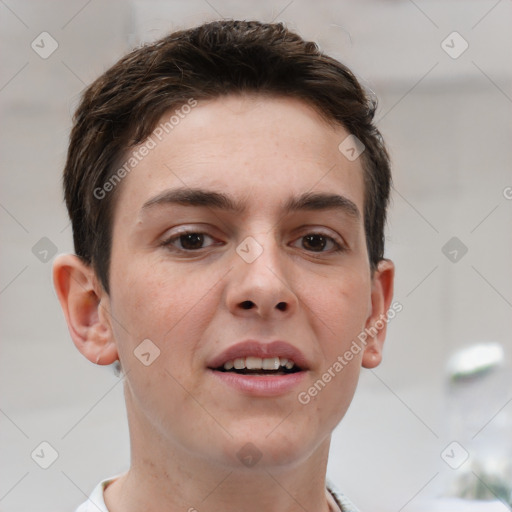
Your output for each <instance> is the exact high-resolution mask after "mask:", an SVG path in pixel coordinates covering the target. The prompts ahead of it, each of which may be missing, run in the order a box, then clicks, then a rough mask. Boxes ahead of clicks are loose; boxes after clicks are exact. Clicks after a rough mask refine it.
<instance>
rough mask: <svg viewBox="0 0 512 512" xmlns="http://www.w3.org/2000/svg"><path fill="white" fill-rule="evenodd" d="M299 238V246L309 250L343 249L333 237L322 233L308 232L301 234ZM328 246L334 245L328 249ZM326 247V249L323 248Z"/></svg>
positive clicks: (319, 251) (336, 250) (326, 251)
mask: <svg viewBox="0 0 512 512" xmlns="http://www.w3.org/2000/svg"><path fill="white" fill-rule="evenodd" d="M300 240H301V241H302V243H301V247H302V248H304V249H306V250H308V251H310V252H318V253H328V252H340V251H344V250H345V248H344V247H343V246H342V245H341V244H340V243H339V242H337V241H336V240H335V239H334V238H333V237H330V236H327V235H324V234H323V233H308V234H307V235H304V236H302V237H301V238H300ZM329 246H331V247H334V249H332V250H329ZM326 247H327V250H325V248H326Z"/></svg>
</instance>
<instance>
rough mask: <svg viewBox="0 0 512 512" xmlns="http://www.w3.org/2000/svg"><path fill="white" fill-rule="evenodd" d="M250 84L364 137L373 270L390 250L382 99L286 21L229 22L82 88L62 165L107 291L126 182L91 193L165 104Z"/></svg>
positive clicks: (75, 214)
mask: <svg viewBox="0 0 512 512" xmlns="http://www.w3.org/2000/svg"><path fill="white" fill-rule="evenodd" d="M246 92H252V93H259V94H263V95H273V96H288V97H294V98H297V99H301V100H303V101H305V102H307V103H308V104H309V105H311V106H312V107H314V108H315V109H316V110H317V111H318V113H319V114H320V115H321V116H322V117H323V118H324V119H325V120H326V121H327V122H329V123H330V124H332V125H342V126H344V127H345V129H346V130H348V132H349V133H350V134H352V135H355V136H356V137H357V138H358V139H359V140H360V141H361V142H362V143H363V144H364V146H365V150H364V152H363V153H362V156H361V157H362V159H363V160H362V163H363V169H364V183H365V199H364V226H365V234H366V243H367V248H368V254H369V260H370V267H371V270H372V272H373V271H374V270H375V269H376V267H377V264H378V262H379V261H380V260H381V259H382V258H383V254H384V226H385V222H386V209H387V205H388V201H389V192H390V187H391V172H390V164H389V156H388V153H387V150H386V148H385V145H384V142H383V140H382V137H381V134H380V132H379V131H378V129H377V128H376V127H375V126H374V124H373V117H374V114H375V109H376V106H377V103H376V100H375V98H374V97H372V96H370V95H368V94H367V93H366V92H365V90H364V89H363V87H362V86H361V85H360V84H359V82H358V80H357V79H356V77H355V76H354V74H353V73H352V72H351V71H350V70H349V69H348V68H347V67H346V66H344V65H343V64H341V63H340V62H338V61H337V60H335V59H333V58H332V57H329V56H327V55H325V54H324V53H323V52H321V51H320V50H319V48H318V46H317V44H316V43H314V42H310V41H305V40H303V39H302V38H301V37H300V36H299V35H297V34H296V33H294V32H291V31H289V30H287V29H286V28H285V27H284V25H283V24H282V23H275V24H272V23H261V22H258V21H236V20H223V21H214V22H210V23H206V24H203V25H200V26H198V27H195V28H191V29H188V30H180V31H177V32H173V33H171V34H169V35H168V36H166V37H164V38H162V39H160V40H158V41H156V42H155V43H152V44H146V45H144V46H141V47H140V48H137V49H135V50H133V51H132V52H131V53H129V54H128V55H126V56H125V57H123V58H122V59H120V60H119V61H118V62H117V63H116V64H115V65H114V66H112V67H111V68H110V69H108V70H107V71H106V72H105V73H104V74H103V75H102V76H100V77H99V78H98V79H97V80H96V81H94V82H93V83H92V84H91V85H90V86H89V87H88V88H87V89H86V90H85V92H84V93H83V95H82V98H81V102H80V104H79V106H78V108H77V110H76V112H75V116H74V119H73V121H74V126H73V129H72V132H71V136H70V143H69V148H68V154H67V161H66V165H65V169H64V191H65V199H66V205H67V208H68V212H69V215H70V217H71V221H72V226H73V240H74V246H75V252H76V254H77V255H78V256H79V257H80V258H81V259H82V260H83V261H84V262H86V263H87V264H88V265H92V266H93V268H94V270H95V272H96V274H97V275H98V277H99V279H100V281H101V284H102V286H103V287H104V289H105V291H106V292H107V293H109V267H110V253H111V247H112V228H113V212H114V208H115V204H116V198H117V196H118V195H119V188H120V187H116V188H115V189H114V190H112V192H111V193H109V194H108V195H107V196H106V197H104V198H101V199H98V198H97V194H95V193H94V191H95V190H97V189H98V187H100V188H101V187H102V186H103V184H105V183H106V182H107V181H108V180H109V179H111V178H112V176H113V173H114V172H115V170H116V168H118V166H119V165H120V162H122V161H123V157H125V155H126V154H127V151H128V150H129V149H130V148H133V147H134V146H136V145H137V144H139V143H141V142H143V141H144V140H145V139H146V138H147V137H148V136H149V135H150V134H151V132H152V131H153V130H154V129H155V126H156V125H157V123H158V121H159V120H160V119H161V117H162V115H163V114H164V113H165V112H167V111H168V110H170V109H172V108H177V107H180V106H182V105H184V104H186V103H187V101H188V100H190V99H191V98H193V99H195V100H200V99H206V100H208V99H214V98H218V97H221V96H224V95H228V94H241V93H246ZM340 142H341V141H340Z"/></svg>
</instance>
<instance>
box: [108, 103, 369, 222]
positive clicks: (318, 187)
mask: <svg viewBox="0 0 512 512" xmlns="http://www.w3.org/2000/svg"><path fill="white" fill-rule="evenodd" d="M191 104H193V103H191ZM347 136H349V133H348V132H347V131H346V130H345V129H344V128H343V127H341V126H336V127H333V126H331V125H329V124H327V123H326V121H325V120H324V119H322V118H321V116H320V115H319V114H318V113H317V112H316V111H315V110H314V109H313V108H312V107H311V106H309V105H308V104H307V103H305V102H303V101H301V100H298V99H294V98H289V97H266V96H259V95H244V96H226V97H221V98H217V99H215V100H209V101H198V102H196V105H195V106H193V107H191V108H186V109H183V110H180V109H179V108H178V109H174V110H173V111H171V112H167V113H166V114H165V115H163V116H162V118H161V120H160V122H159V123H158V124H157V127H156V128H155V130H154V131H153V133H152V134H151V135H150V136H149V137H148V139H146V141H144V142H143V143H142V144H140V145H139V146H138V147H137V148H135V149H134V151H131V152H130V153H129V154H128V156H127V161H129V159H130V156H131V160H130V161H131V162H132V163H133V164H134V165H133V166H132V167H131V170H130V171H129V172H128V173H126V177H125V178H124V179H123V183H122V190H120V191H119V192H120V193H121V199H120V201H118V205H117V207H116V217H118V215H120V216H122V218H123V219H124V220H129V218H130V217H132V216H133V215H136V216H137V218H140V216H141V215H143V214H144V211H146V209H147V205H148V203H151V202H155V200H156V199H157V198H158V197H159V196H162V195H165V193H166V192H169V191H170V190H171V191H172V190H176V189H178V188H179V189H181V190H182V191H183V190H186V189H187V188H188V189H196V190H198V189H202V190H209V191H211V192H217V193H218V194H222V195H223V196H224V197H226V196H227V197H229V198H233V199H235V198H236V202H237V208H235V210H236V213H237V214H241V213H248V212H249V210H250V209H251V208H253V209H255V210H257V211H260V212H261V211H262V209H265V208H286V207H288V208H289V207H290V205H291V204H292V203H293V202H294V198H295V199H297V198H298V197H299V196H300V195H302V196H303V195H304V194H305V193H311V194H316V193H320V194H322V193H323V194H325V193H336V195H339V196H342V197H343V198H346V199H347V200H348V202H351V203H353V204H354V205H355V206H356V210H357V211H358V212H360V216H361V218H362V212H363V201H364V185H363V174H362V165H361V159H360V158H358V159H356V160H354V161H350V160H348V159H347V158H346V157H345V156H344V155H343V154H342V153H341V152H340V150H339V148H338V146H339V145H340V143H342V142H343V141H344V140H345V139H346V138H347ZM144 148H145V149H144ZM135 154H136V158H134V155H135ZM142 154H144V155H143V156H141V155H142ZM175 195H176V194H175ZM262 200H264V201H262ZM295 202H296V201H295ZM348 202H347V204H348Z"/></svg>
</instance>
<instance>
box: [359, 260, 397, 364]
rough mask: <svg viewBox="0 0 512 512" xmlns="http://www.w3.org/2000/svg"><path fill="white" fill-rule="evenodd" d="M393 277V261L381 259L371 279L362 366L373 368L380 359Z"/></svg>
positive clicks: (391, 294)
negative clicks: (369, 305)
mask: <svg viewBox="0 0 512 512" xmlns="http://www.w3.org/2000/svg"><path fill="white" fill-rule="evenodd" d="M394 278H395V265H394V264H393V262H392V261H391V260H387V259H383V260H381V261H380V262H379V265H378V267H377V270H375V274H374V276H373V280H372V293H371V303H372V308H371V314H370V316H369V317H368V319H367V321H366V326H365V332H366V333H367V334H368V337H367V339H366V347H365V350H364V353H363V359H362V366H363V367H364V368H375V367H376V366H378V365H379V364H380V363H381V361H382V349H383V346H384V340H385V338H386V328H387V322H388V318H387V312H388V310H389V307H390V305H391V300H392V298H393V288H394Z"/></svg>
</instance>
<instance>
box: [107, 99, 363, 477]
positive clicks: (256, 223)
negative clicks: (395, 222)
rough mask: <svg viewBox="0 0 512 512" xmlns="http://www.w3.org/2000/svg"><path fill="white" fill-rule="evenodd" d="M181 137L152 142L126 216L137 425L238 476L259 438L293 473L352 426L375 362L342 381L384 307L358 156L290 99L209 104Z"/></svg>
mask: <svg viewBox="0 0 512 512" xmlns="http://www.w3.org/2000/svg"><path fill="white" fill-rule="evenodd" d="M169 117H170V115H166V116H164V117H163V118H162V121H167V120H168V119H169ZM168 132H169V133H165V131H164V132H163V133H162V130H160V131H159V132H158V137H157V136H155V134H153V135H152V138H151V140H150V139H148V140H147V141H146V146H147V147H151V149H150V150H149V151H148V152H147V154H146V156H144V157H143V158H141V159H140V162H138V164H137V165H136V167H135V168H134V169H133V170H132V171H131V172H130V173H129V174H128V175H127V176H126V177H125V178H124V180H123V182H122V185H121V186H122V188H121V189H120V191H119V192H120V196H119V201H118V203H117V206H116V211H115V216H114V221H113V247H112V258H111V268H110V288H111V294H110V296H109V297H108V309H109V311H110V313H111V316H112V325H111V328H112V331H113V336H114V338H115V340H116V344H117V349H118V352H119V357H120V360H121V363H122V365H123V368H124V371H125V373H126V382H127V385H126V390H125V391H126V399H127V406H128V410H129V417H130V421H131V422H132V423H134V424H136V425H137V428H138V429H144V430H145V431H146V432H151V435H152V436H153V438H154V439H159V440H161V441H162V442H165V443H167V444H169V445H173V446H175V447H178V448H180V449H183V450H186V451H187V452H188V453H190V454H194V455H196V456H198V457H203V458H205V459H207V460H208V461H214V462H215V463H217V464H219V465H223V466H234V465H236V466H237V467H239V466H240V460H239V458H240V455H242V456H243V455H244V450H246V451H250V449H249V448H248V447H246V446H245V445H246V443H248V442H251V443H252V444H253V445H254V447H255V449H256V450H257V452H256V453H258V454H261V456H262V458H261V462H259V466H260V467H265V466H266V465H268V466H271V465H273V466H275V465H276V464H277V465H292V464H294V463H297V462H299V461H301V460H303V459H305V458H306V457H308V456H310V455H311V454H312V453H313V452H314V451H315V450H316V449H318V447H319V446H320V445H321V443H322V442H324V441H325V440H326V439H327V438H328V437H329V435H330V434H331V432H332V430H333V429H334V427H335V426H336V425H337V424H338V423H339V421H340V420H341V418H342V417H343V416H344V414H345V412H346V410H347V408H348V406H349V404H350V402H351V399H352V397H353V394H354V391H355V388H356V384H357V380H358V376H359V371H360V367H361V362H362V358H363V354H364V351H360V352H359V353H353V358H352V360H351V361H346V363H347V364H345V365H343V368H342V369H341V370H338V371H336V370H333V365H335V363H336V361H338V362H339V359H338V357H339V356H343V354H345V353H346V352H347V351H348V350H349V349H350V347H351V346H352V343H353V341H354V340H356V339H357V336H358V335H359V334H360V333H361V331H362V330H363V329H364V328H365V326H366V325H367V320H368V318H369V315H370V314H371V310H372V303H371V290H372V280H371V275H370V268H369V262H368V253H367V248H366V243H365V233H364V223H363V196H364V185H363V174H362V172H363V171H362V165H361V161H360V159H357V160H355V161H349V160H348V159H347V158H345V157H344V156H343V154H342V153H340V151H339V149H338V146H339V144H340V143H341V142H342V141H343V140H344V139H345V138H346V137H347V136H348V135H349V134H348V132H346V131H345V130H344V129H343V128H341V127H338V128H332V127H329V126H328V125H327V124H325V122H324V121H323V120H322V119H321V118H320V117H319V116H318V114H317V113H316V112H315V111H314V110H313V109H311V108H310V107H309V106H307V105H306V104H304V103H303V102H301V101H299V100H295V99H291V98H263V97H257V96H252V97H250V96H245V97H234V96H233V97H231V96H230V97H225V98H220V99H216V100H213V101H208V102H198V104H197V106H195V107H194V108H192V109H191V111H190V112H188V113H187V114H186V115H183V118H181V117H180V120H179V123H176V124H175V125H173V128H172V130H168ZM155 133H156V132H155ZM160 139H161V140H160ZM142 146H144V144H142V145H141V147H142ZM152 146H154V147H152ZM177 191H179V192H180V194H178V193H177ZM313 196H318V197H313ZM308 199H309V201H308ZM143 340H146V341H144V344H143V345H141V342H143ZM147 340H149V341H147ZM244 342H247V343H244ZM276 342H277V343H276ZM353 352H355V351H353ZM137 354H138V355H139V357H137ZM141 354H143V355H142V356H141ZM139 358H140V359H142V362H141V360H140V359H139ZM286 360H288V363H289V364H288V366H291V363H292V362H293V363H294V366H293V367H292V368H291V369H290V368H286ZM224 364H226V368H228V369H229V368H231V367H232V366H233V365H234V366H235V368H232V369H230V370H229V371H222V370H223V369H224ZM340 364H341V363H340ZM274 365H275V366H274ZM262 366H264V367H265V368H268V369H267V370H265V371H263V370H262ZM237 367H238V368H237ZM275 367H278V368H279V369H278V370H274V368H275ZM329 368H330V369H331V377H332V378H331V379H329V380H330V382H327V383H325V382H324V384H325V385H324V386H319V385H318V384H317V387H316V389H317V392H316V393H315V392H314V391H313V392H312V393H308V390H309V389H310V388H312V387H314V384H315V382H317V381H318V380H319V379H321V378H322V375H323V374H325V372H328V370H329ZM337 368H339V366H338V367H337ZM290 370H291V371H290ZM297 370H298V371H297ZM272 372H274V373H272ZM333 375H334V376H333ZM325 380H327V379H324V381H325ZM304 392H305V393H304ZM301 393H302V395H301ZM306 395H307V396H306ZM313 395H315V396H313ZM299 396H302V400H301V399H299ZM307 397H309V400H308V399H307ZM306 402H307V403H306ZM251 449H254V448H251ZM249 455H250V453H249Z"/></svg>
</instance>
